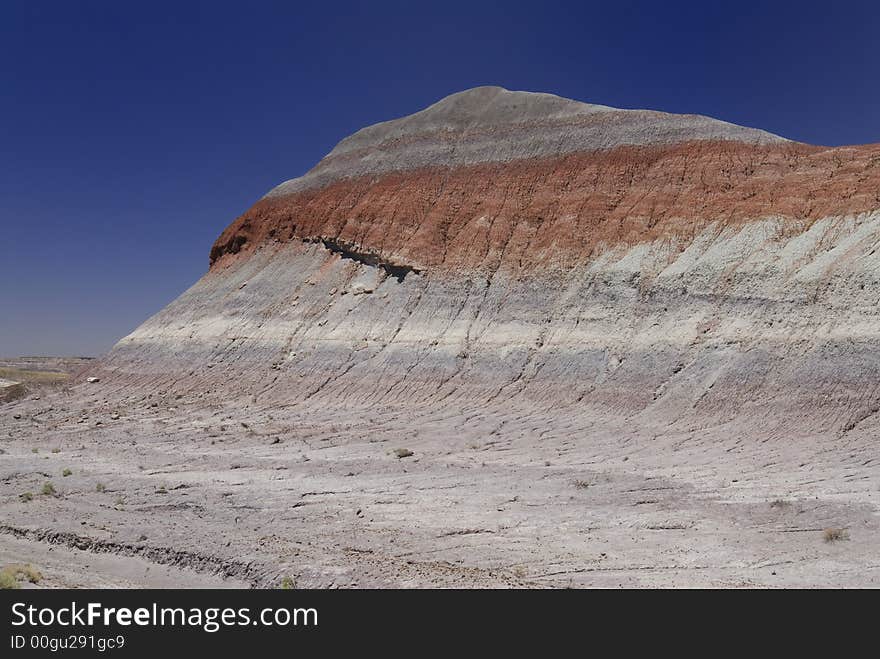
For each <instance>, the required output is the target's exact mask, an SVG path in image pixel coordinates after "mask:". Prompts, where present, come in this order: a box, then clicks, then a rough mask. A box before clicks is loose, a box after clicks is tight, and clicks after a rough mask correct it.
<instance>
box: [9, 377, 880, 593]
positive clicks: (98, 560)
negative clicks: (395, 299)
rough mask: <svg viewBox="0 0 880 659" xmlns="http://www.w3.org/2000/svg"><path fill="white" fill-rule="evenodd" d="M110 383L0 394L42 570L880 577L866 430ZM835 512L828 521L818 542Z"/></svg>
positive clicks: (72, 574) (648, 581) (18, 520)
mask: <svg viewBox="0 0 880 659" xmlns="http://www.w3.org/2000/svg"><path fill="white" fill-rule="evenodd" d="M6 363H7V364H8V362H6ZM75 366H76V367H77V368H80V369H81V368H86V369H88V364H85V365H83V364H76V363H75ZM31 367H32V368H33V367H34V364H31ZM36 367H37V368H40V367H39V366H36ZM56 367H57V365H56ZM109 386H110V385H109V384H105V383H104V382H103V381H102V382H98V383H91V384H90V383H81V384H76V385H74V386H72V387H69V386H67V385H64V384H61V385H58V384H52V385H44V384H38V385H32V386H31V387H30V389H29V392H28V394H27V395H26V396H25V397H24V398H23V399H20V400H17V401H14V402H7V403H3V404H2V407H0V414H2V420H3V421H2V428H3V436H2V442H0V448H2V460H0V465H2V471H0V478H2V489H0V496H2V516H0V519H2V523H0V564H3V565H5V564H11V563H30V564H32V565H34V566H35V567H37V568H38V569H39V570H40V571H41V572H42V574H43V577H44V578H43V580H42V581H41V582H40V584H38V585H40V586H46V587H58V586H68V587H84V586H92V587H114V586H122V587H129V586H153V587H191V586H192V587H196V586H205V587H224V586H229V587H277V586H279V585H280V584H281V581H282V580H283V579H284V577H289V578H290V579H292V580H293V581H294V582H295V584H296V585H297V586H298V587H320V588H333V587H389V586H390V587H424V586H443V587H507V586H520V587H569V586H574V587H582V586H600V587H617V586H621V585H622V586H721V587H741V586H757V587H763V586H774V587H779V586H794V587H797V586H829V587H830V586H876V585H877V584H878V579H880V563H878V555H877V547H878V546H880V521H878V516H877V513H876V510H877V505H878V495H880V491H878V486H877V483H878V471H877V462H876V460H875V459H874V455H873V453H872V451H871V447H870V443H869V441H868V439H867V438H863V439H862V440H861V441H840V442H834V443H831V444H827V443H825V442H819V441H812V440H811V439H810V438H809V437H798V438H797V442H796V443H793V441H792V440H793V439H794V438H789V437H777V438H773V439H768V440H766V441H762V442H758V443H752V442H748V441H744V438H743V437H741V436H738V435H737V433H736V431H735V430H734V429H726V428H714V429H712V430H711V431H706V432H701V431H694V432H689V433H683V432H676V433H664V432H663V431H662V429H658V431H657V432H656V434H655V433H650V432H645V431H644V430H643V431H641V432H637V431H634V430H633V429H632V428H630V427H627V425H626V423H619V424H616V425H607V424H603V423H601V422H599V420H598V419H596V418H593V417H591V416H590V415H589V414H585V413H579V414H578V413H575V412H574V411H572V410H565V409H560V410H556V411H554V412H553V413H552V414H549V413H547V412H540V411H538V410H534V409H525V408H522V409H505V407H504V406H503V405H499V406H498V407H497V408H495V409H481V408H478V407H474V408H471V409H469V408H468V407H467V406H455V407H453V406H449V407H445V408H433V407H432V408H430V409H428V408H426V409H413V408H400V409H397V408H394V407H392V406H384V407H382V408H379V409H356V408H348V407H345V406H340V407H339V408H333V407H327V406H326V405H324V404H322V405H315V406H309V405H307V404H306V405H301V406H295V407H290V408H287V409H278V408H273V407H261V406H259V405H253V404H246V403H245V404H240V403H241V401H238V404H237V403H236V402H229V403H224V402H223V401H219V400H216V401H205V400H187V399H186V398H178V397H177V396H176V395H168V394H163V393H162V392H155V394H153V395H146V396H144V398H143V399H141V400H129V401H127V402H126V403H125V404H121V405H120V404H117V405H114V406H109V405H107V404H106V403H105V400H106V399H107V398H108V387H109ZM116 417H118V418H116ZM410 451H411V452H412V455H406V457H398V456H399V455H405V454H406V453H407V452H410ZM65 470H69V471H70V474H69V475H68V476H65V475H64V473H66V472H65ZM46 483H51V484H52V485H53V487H54V490H55V492H54V493H53V494H43V493H42V492H43V488H44V485H45V484H46ZM28 492H29V493H31V494H32V495H33V497H32V499H30V500H28V501H25V500H23V498H27V497H23V496H22V495H24V494H25V493H28ZM832 528H840V529H844V530H845V531H844V534H843V535H844V537H843V538H842V539H838V540H826V538H825V535H824V534H825V533H826V530H827V529H832Z"/></svg>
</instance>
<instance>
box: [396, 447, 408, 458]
mask: <svg viewBox="0 0 880 659" xmlns="http://www.w3.org/2000/svg"><path fill="white" fill-rule="evenodd" d="M412 454H413V452H412V451H410V450H409V449H408V448H396V449H394V455H396V456H397V457H398V458H408V457H409V456H411V455H412Z"/></svg>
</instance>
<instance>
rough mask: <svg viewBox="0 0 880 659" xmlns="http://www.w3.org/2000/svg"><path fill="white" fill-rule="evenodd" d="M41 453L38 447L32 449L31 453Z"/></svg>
mask: <svg viewBox="0 0 880 659" xmlns="http://www.w3.org/2000/svg"><path fill="white" fill-rule="evenodd" d="M39 452H40V449H38V448H37V447H36V446H35V447H34V448H32V449H31V453H39Z"/></svg>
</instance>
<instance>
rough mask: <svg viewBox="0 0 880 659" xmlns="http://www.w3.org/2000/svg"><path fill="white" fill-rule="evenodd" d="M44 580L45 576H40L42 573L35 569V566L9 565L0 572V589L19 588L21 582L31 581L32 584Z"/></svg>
mask: <svg viewBox="0 0 880 659" xmlns="http://www.w3.org/2000/svg"><path fill="white" fill-rule="evenodd" d="M42 578H43V575H42V574H40V571H39V570H37V569H36V568H34V566H33V565H27V564H24V563H16V564H14V565H7V566H6V567H4V568H3V569H2V570H0V588H6V589H11V588H18V585H19V582H20V581H21V580H26V581H30V582H31V583H39V581H40V579H42Z"/></svg>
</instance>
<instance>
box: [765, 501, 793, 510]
mask: <svg viewBox="0 0 880 659" xmlns="http://www.w3.org/2000/svg"><path fill="white" fill-rule="evenodd" d="M790 505H791V501H786V500H785V499H775V500H774V501H771V502H770V507H771V508H788V507H789V506H790Z"/></svg>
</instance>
